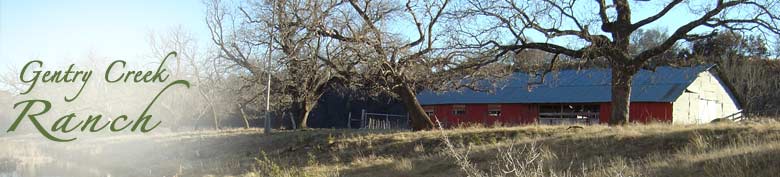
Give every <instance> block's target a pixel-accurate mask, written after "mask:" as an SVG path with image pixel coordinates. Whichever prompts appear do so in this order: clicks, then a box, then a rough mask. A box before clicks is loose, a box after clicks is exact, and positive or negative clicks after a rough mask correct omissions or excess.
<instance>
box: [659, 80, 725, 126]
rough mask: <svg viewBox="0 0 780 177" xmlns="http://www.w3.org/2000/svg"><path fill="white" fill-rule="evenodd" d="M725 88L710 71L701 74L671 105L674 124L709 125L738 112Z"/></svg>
mask: <svg viewBox="0 0 780 177" xmlns="http://www.w3.org/2000/svg"><path fill="white" fill-rule="evenodd" d="M726 88H727V87H726V86H725V85H723V84H722V82H720V80H719V79H718V78H717V77H715V75H714V74H713V73H712V72H710V71H705V72H701V73H699V74H698V76H697V77H696V80H694V81H693V83H691V85H689V86H688V88H686V90H685V91H684V92H683V94H682V95H680V97H678V98H677V100H675V101H674V102H673V103H672V122H673V123H674V124H696V123H709V122H711V121H712V120H713V119H716V118H722V117H725V116H728V115H731V114H733V113H736V112H737V111H738V108H737V106H736V102H735V101H734V100H733V99H732V97H731V96H729V94H728V92H726Z"/></svg>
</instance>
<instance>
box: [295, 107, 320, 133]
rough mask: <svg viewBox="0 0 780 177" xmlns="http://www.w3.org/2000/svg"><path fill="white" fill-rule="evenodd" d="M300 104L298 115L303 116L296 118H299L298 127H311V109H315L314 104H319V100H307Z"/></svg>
mask: <svg viewBox="0 0 780 177" xmlns="http://www.w3.org/2000/svg"><path fill="white" fill-rule="evenodd" d="M298 105H299V106H298V107H299V111H300V113H299V114H298V115H300V116H301V117H298V118H297V119H296V120H297V122H296V124H297V126H298V127H297V128H301V129H303V128H309V126H308V125H307V124H308V122H309V113H311V110H312V109H314V106H316V105H317V102H316V101H306V102H303V103H299V104H298Z"/></svg>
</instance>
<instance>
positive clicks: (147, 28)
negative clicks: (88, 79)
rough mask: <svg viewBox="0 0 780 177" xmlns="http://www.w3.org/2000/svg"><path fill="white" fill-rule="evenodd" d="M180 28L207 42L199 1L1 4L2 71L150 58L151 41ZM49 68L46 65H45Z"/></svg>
mask: <svg viewBox="0 0 780 177" xmlns="http://www.w3.org/2000/svg"><path fill="white" fill-rule="evenodd" d="M176 26H181V27H182V28H184V29H187V30H188V31H189V32H191V33H193V35H195V36H196V38H199V39H208V35H209V34H208V29H207V28H206V24H205V8H204V5H203V3H202V2H201V1H200V0H181V1H179V0H111V1H105V0H67V1H66V0H50V1H41V0H30V1H27V0H23V1H11V0H0V70H6V69H8V68H9V66H13V67H15V68H21V67H22V66H23V65H24V63H25V62H27V61H30V60H33V59H38V60H42V61H44V62H47V61H51V62H53V63H59V64H65V63H67V64H69V63H70V61H74V60H84V57H87V56H90V55H92V56H99V57H107V58H109V59H111V60H116V59H123V60H127V61H135V60H144V59H147V58H149V52H150V51H151V49H150V45H149V40H148V39H149V36H150V34H152V33H164V32H167V31H170V30H171V29H172V28H174V27H176ZM45 64H46V63H45Z"/></svg>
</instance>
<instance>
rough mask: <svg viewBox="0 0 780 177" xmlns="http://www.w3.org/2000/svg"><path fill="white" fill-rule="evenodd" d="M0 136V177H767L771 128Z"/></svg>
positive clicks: (775, 150)
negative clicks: (51, 138)
mask: <svg viewBox="0 0 780 177" xmlns="http://www.w3.org/2000/svg"><path fill="white" fill-rule="evenodd" d="M583 127H584V128H582V129H567V128H568V126H543V125H529V126H519V127H465V128H457V129H450V130H437V131H426V132H408V131H368V130H330V129H315V130H306V131H282V132H276V133H274V134H272V135H264V134H263V133H262V130H259V129H246V130H245V129H236V130H223V131H200V132H186V133H160V134H145V135H127V136H114V137H108V138H92V139H82V140H79V141H76V142H75V143H54V142H40V141H32V139H36V140H38V139H41V138H40V137H36V136H21V137H19V136H17V137H4V138H0V142H2V143H0V144H2V145H1V146H0V176H378V177H381V176H774V175H776V174H780V141H779V140H780V123H776V122H763V123H718V124H707V125H688V126H683V125H668V124H652V125H630V126H624V127H607V126H583Z"/></svg>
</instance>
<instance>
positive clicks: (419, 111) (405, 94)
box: [395, 86, 434, 131]
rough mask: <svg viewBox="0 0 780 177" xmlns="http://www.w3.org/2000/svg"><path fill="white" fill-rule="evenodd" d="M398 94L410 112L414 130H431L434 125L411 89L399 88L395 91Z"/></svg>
mask: <svg viewBox="0 0 780 177" xmlns="http://www.w3.org/2000/svg"><path fill="white" fill-rule="evenodd" d="M395 92H396V94H398V95H399V96H400V97H401V101H402V102H403V104H404V107H406V111H409V120H410V121H411V122H410V125H411V126H412V130H414V131H419V130H430V129H433V127H434V125H433V122H432V121H431V119H430V118H429V117H428V114H425V110H424V109H423V108H422V106H420V102H419V101H417V97H416V96H415V94H414V92H413V91H412V89H411V88H409V87H405V86H404V87H398V88H396V89H395Z"/></svg>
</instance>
